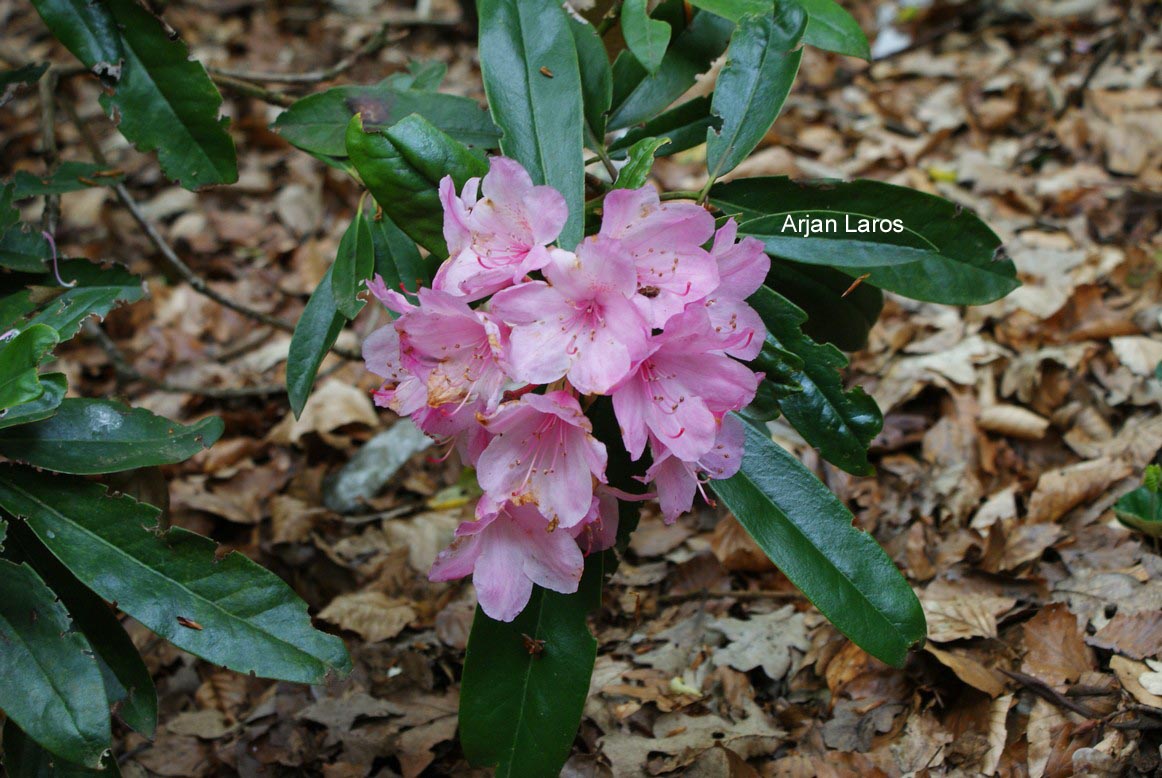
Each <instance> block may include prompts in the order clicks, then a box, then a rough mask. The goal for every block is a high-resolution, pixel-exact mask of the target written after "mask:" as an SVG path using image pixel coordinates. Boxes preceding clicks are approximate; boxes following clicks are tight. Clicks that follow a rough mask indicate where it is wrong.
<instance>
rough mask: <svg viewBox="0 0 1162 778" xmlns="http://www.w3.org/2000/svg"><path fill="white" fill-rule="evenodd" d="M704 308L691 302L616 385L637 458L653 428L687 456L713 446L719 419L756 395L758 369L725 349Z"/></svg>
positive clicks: (620, 416)
mask: <svg viewBox="0 0 1162 778" xmlns="http://www.w3.org/2000/svg"><path fill="white" fill-rule="evenodd" d="M721 349H722V341H721V339H720V338H719V337H718V335H717V334H716V333H715V332H714V331H713V329H712V328H711V326H710V320H709V317H708V315H707V313H706V310H705V309H704V308H702V307H701V306H691V307H690V308H688V309H686V311H684V312H683V313H682V314H680V315H679V316H676V317H675V318H673V319H671V320H670V322H669V323H668V324H667V326H666V329H665V331H663V332H662V333H661V334H660V335H656V336H654V338H653V339H652V350H651V353H650V355H649V356H647V357H646V358H645V359H643V360H642V361H641V362H640V363H639V364H638V365H637V368H636V369H635V370H634V372H632V373H630V375H629V376H628V377H627V378H626V379H624V380H623V381H622V382H621V383H620V384H619V385H618V386H616V387H614V389H613V392H612V395H613V410H614V412H615V413H616V415H617V421H618V424H619V425H620V427H621V436H622V440H623V441H624V442H625V447H626V450H627V451H629V453H630V456H631V457H633V458H634V459H637V458H638V457H640V456H641V454H642V452H643V451H644V450H645V446H646V440H647V438H648V436H649V435H650V434H652V435H653V436H654V437H655V438H656V439H657V441H658V443H659V444H661V445H663V446H664V447H665V448H666V449H668V450H669V451H671V452H672V453H673V454H674V455H675V456H676V457H678V458H679V459H681V460H684V461H687V462H694V461H697V460H698V459H699V458H700V457H702V455H704V454H706V453H707V452H708V451H710V449H711V447H712V446H713V445H714V440H715V437H716V436H717V434H718V419H719V418H721V417H722V415H723V414H724V413H726V412H728V411H733V410H738V409H739V408H743V407H745V406H746V405H747V404H748V403H750V401H751V400H753V399H754V395H755V391H756V390H757V389H758V381H759V375H758V374H756V373H753V372H751V371H750V370H748V369H747V368H746V367H745V366H744V365H742V364H740V363H739V362H736V361H735V360H733V359H731V358H730V357H728V356H726V355H725V354H723V353H722V350H721Z"/></svg>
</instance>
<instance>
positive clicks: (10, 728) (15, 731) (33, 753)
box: [4, 719, 121, 778]
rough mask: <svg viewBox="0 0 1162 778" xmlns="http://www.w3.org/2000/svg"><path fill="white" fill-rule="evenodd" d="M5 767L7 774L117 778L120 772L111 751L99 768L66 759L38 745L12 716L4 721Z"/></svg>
mask: <svg viewBox="0 0 1162 778" xmlns="http://www.w3.org/2000/svg"><path fill="white" fill-rule="evenodd" d="M4 769H5V770H6V771H7V775H8V778H118V776H120V775H121V771H120V770H119V769H118V768H117V760H116V759H114V758H113V755H112V754H106V755H105V758H104V759H102V760H101V767H100V768H90V767H83V766H81V765H79V764H74V763H73V762H66V761H65V760H64V759H61V758H60V757H59V756H53V755H52V754H50V753H49V752H48V751H45V750H44V749H43V748H41V747H40V746H39V745H37V744H36V741H35V740H33V739H32V738H30V737H28V735H25V734H24V733H23V732H21V731H20V727H18V726H16V722H14V721H12V720H11V719H9V720H8V721H7V722H5V724H4Z"/></svg>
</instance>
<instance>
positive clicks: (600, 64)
mask: <svg viewBox="0 0 1162 778" xmlns="http://www.w3.org/2000/svg"><path fill="white" fill-rule="evenodd" d="M569 32H571V33H572V34H573V43H574V45H575V46H576V47H577V65H578V68H579V69H580V71H581V98H582V99H581V103H582V110H583V112H584V115H585V125H586V127H588V129H589V132H590V134H592V136H593V140H594V141H595V142H601V141H602V140H603V139H604V136H605V120H606V115H607V114H608V113H609V105H610V103H611V101H612V100H613V75H612V72H611V71H610V65H609V55H608V54H606V52H605V44H604V43H603V42H602V40H601V38H600V36H598V35H597V30H595V29H594V28H593V25H592V24H590V23H589V22H587V21H585V20H584V19H577V18H575V17H573V16H569Z"/></svg>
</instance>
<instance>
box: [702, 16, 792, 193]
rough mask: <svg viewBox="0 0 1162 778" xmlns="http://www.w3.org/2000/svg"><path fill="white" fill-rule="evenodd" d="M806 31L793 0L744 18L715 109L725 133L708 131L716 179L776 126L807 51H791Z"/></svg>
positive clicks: (708, 150)
mask: <svg viewBox="0 0 1162 778" xmlns="http://www.w3.org/2000/svg"><path fill="white" fill-rule="evenodd" d="M806 28H807V14H806V13H805V12H804V11H803V8H802V7H801V6H799V5H796V4H795V2H794V0H780V2H778V3H776V6H775V13H773V14H765V15H763V16H744V17H743V18H742V21H740V22H739V23H738V28H737V29H736V30H735V31H734V35H733V36H731V39H730V49H729V50H728V51H727V54H726V65H725V66H724V67H723V68H722V72H721V73H720V74H719V75H718V83H717V85H716V86H715V88H714V99H713V101H712V103H711V108H710V110H711V112H712V113H713V114H714V115H715V116H720V117H722V129H721V130H713V129H709V130H707V131H706V167H707V169H708V170H709V171H710V177H711V178H712V179H713V178H718V177H719V176H721V175H723V174H725V173H729V172H730V171H731V170H734V168H735V167H737V166H738V163H740V162H742V161H743V160H744V159H746V158H747V156H748V155H749V154H750V153H751V151H753V150H754V148H755V146H757V145H758V144H759V141H761V140H762V139H763V137H764V136H765V135H766V134H767V131H768V130H770V128H771V125H772V124H774V122H775V119H776V118H777V117H778V115H779V111H781V110H782V108H783V102H784V101H786V99H787V95H789V94H790V93H791V86H792V85H793V84H794V82H795V74H796V73H798V72H799V61H800V60H801V59H802V58H803V52H802V51H801V50H800V51H792V49H794V48H795V47H796V46H798V45H799V41H800V40H801V39H802V37H803V31H804V30H805V29H806Z"/></svg>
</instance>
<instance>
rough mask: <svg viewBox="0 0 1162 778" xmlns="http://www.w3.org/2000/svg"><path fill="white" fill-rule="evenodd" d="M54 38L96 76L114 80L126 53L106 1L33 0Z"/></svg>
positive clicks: (119, 71) (118, 73)
mask: <svg viewBox="0 0 1162 778" xmlns="http://www.w3.org/2000/svg"><path fill="white" fill-rule="evenodd" d="M32 5H33V6H34V7H35V8H36V12H37V13H39V14H40V18H41V19H44V23H45V25H46V26H47V27H48V28H49V29H50V30H51V31H52V34H53V37H55V38H56V39H57V40H58V41H60V42H61V43H63V44H64V46H65V48H66V49H68V50H69V51H71V52H72V53H73V56H75V57H76V58H77V59H79V60H80V61H81V62H83V63H84V64H85V67H87V68H89V69H91V70H92V71H93V72H94V73H96V74H97V75H99V76H103V77H105V78H106V79H108V80H109V81H113V82H115V81H117V79H118V78H120V75H121V60H122V58H123V57H124V56H125V51H124V48H123V47H122V44H121V34H120V32H119V31H118V29H117V21H116V19H114V17H113V14H112V13H110V9H109V8H108V7H107V6H106V4H105V3H94V2H90V0H32Z"/></svg>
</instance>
